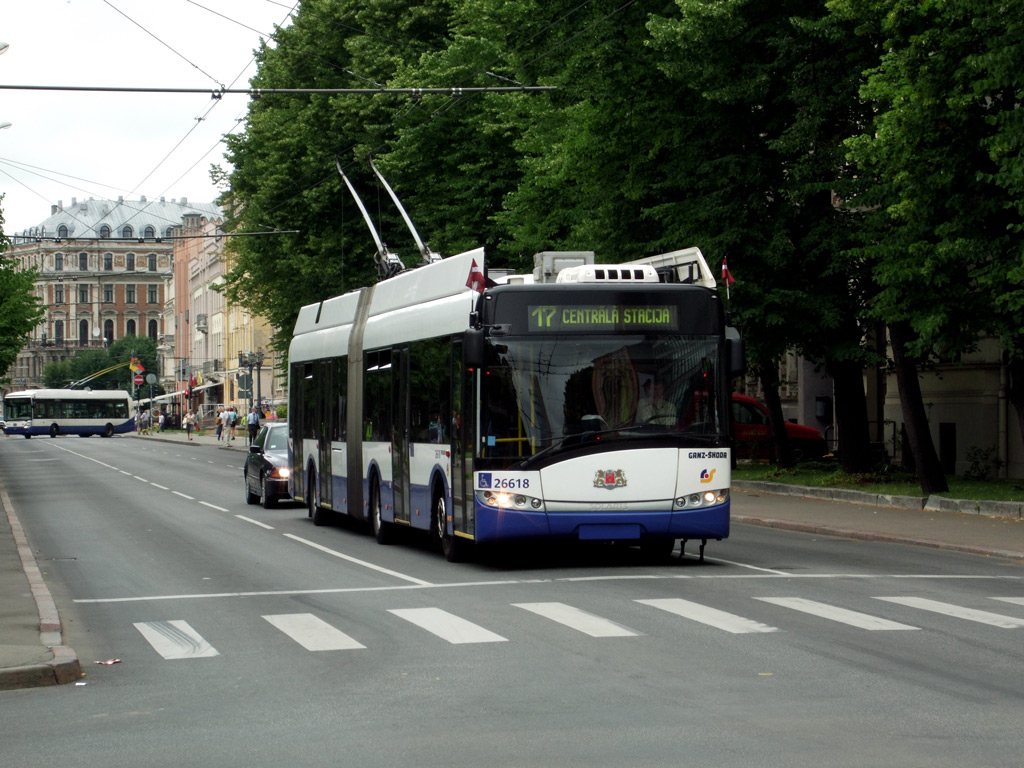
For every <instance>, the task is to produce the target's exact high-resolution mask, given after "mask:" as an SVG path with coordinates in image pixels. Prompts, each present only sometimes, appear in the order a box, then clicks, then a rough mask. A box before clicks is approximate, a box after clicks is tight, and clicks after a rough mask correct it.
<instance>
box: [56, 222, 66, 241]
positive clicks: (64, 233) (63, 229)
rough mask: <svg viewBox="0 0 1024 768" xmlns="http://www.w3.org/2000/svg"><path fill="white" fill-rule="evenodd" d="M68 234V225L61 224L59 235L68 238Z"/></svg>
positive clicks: (58, 228) (58, 230) (58, 229)
mask: <svg viewBox="0 0 1024 768" xmlns="http://www.w3.org/2000/svg"><path fill="white" fill-rule="evenodd" d="M67 236H68V228H67V225H65V224H61V225H60V226H59V227H57V237H63V238H66V237H67Z"/></svg>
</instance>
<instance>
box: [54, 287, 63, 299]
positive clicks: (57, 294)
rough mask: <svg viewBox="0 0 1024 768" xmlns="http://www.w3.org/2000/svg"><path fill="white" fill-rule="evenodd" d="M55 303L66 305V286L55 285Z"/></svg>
mask: <svg viewBox="0 0 1024 768" xmlns="http://www.w3.org/2000/svg"><path fill="white" fill-rule="evenodd" d="M53 303H54V304H63V303H64V286H63V285H55V286H54V287H53Z"/></svg>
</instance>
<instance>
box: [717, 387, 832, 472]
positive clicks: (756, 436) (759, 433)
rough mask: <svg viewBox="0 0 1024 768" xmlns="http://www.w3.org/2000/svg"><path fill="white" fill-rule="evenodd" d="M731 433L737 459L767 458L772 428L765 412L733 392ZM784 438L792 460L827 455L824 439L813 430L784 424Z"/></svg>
mask: <svg viewBox="0 0 1024 768" xmlns="http://www.w3.org/2000/svg"><path fill="white" fill-rule="evenodd" d="M732 420H733V431H734V434H735V436H736V456H737V457H738V458H740V459H770V458H772V457H773V456H774V451H773V448H772V429H771V426H769V423H768V409H767V408H765V407H764V406H763V405H761V403H759V402H758V401H757V400H755V399H754V398H752V397H748V396H747V395H740V394H738V393H735V392H734V393H733V396H732ZM786 435H787V436H788V437H789V445H790V448H791V449H792V451H793V454H794V457H795V458H796V459H797V460H798V461H800V460H803V459H818V458H821V457H822V456H824V455H825V454H826V453H828V444H827V443H826V442H825V436H824V435H822V434H821V432H819V431H818V430H816V429H814V428H813V427H805V426H803V425H802V424H792V423H790V422H788V421H787V422H786Z"/></svg>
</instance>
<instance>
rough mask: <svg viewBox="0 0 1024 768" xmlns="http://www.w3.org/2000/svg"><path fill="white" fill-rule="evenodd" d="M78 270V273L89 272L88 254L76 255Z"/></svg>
mask: <svg viewBox="0 0 1024 768" xmlns="http://www.w3.org/2000/svg"><path fill="white" fill-rule="evenodd" d="M78 269H79V270H80V271H82V272H87V271H88V270H89V254H88V253H80V254H78Z"/></svg>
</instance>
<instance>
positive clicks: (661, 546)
mask: <svg viewBox="0 0 1024 768" xmlns="http://www.w3.org/2000/svg"><path fill="white" fill-rule="evenodd" d="M675 548H676V540H675V539H673V538H671V537H667V536H657V537H652V538H649V539H641V540H640V552H641V553H642V554H643V556H644V557H645V558H647V559H648V560H651V561H652V562H658V561H661V560H667V559H668V558H669V556H670V555H671V554H672V550H674V549H675Z"/></svg>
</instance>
